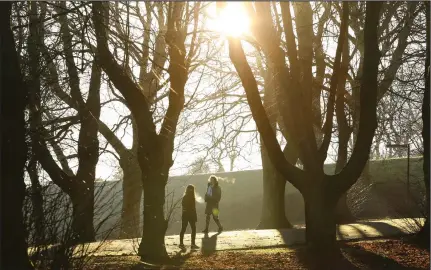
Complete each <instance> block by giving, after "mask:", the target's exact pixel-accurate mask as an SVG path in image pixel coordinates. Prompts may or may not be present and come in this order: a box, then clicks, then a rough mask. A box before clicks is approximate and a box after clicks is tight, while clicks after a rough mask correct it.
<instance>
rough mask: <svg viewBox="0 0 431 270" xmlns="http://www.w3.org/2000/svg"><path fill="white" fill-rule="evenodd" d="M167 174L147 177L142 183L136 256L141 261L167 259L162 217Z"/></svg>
mask: <svg viewBox="0 0 431 270" xmlns="http://www.w3.org/2000/svg"><path fill="white" fill-rule="evenodd" d="M167 175H168V174H165V175H163V174H159V175H158V176H153V177H149V176H143V177H148V178H149V180H146V182H147V183H144V225H143V231H142V241H141V244H140V245H139V251H138V254H139V255H140V256H141V259H143V260H148V259H150V260H155V261H158V260H164V259H165V258H167V256H168V255H167V252H166V247H165V233H166V229H167V225H168V223H167V221H166V220H165V216H164V204H165V183H166V181H167Z"/></svg>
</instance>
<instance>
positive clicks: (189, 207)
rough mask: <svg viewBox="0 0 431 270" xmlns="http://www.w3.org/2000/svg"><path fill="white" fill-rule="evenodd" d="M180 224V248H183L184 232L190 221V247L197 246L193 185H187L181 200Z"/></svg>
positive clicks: (194, 247) (195, 247)
mask: <svg viewBox="0 0 431 270" xmlns="http://www.w3.org/2000/svg"><path fill="white" fill-rule="evenodd" d="M182 210H183V211H182V217H181V220H182V224H181V232H180V245H179V247H180V248H181V249H183V248H185V246H184V242H183V241H184V233H185V232H186V229H187V226H188V224H189V223H190V227H191V228H192V235H191V238H192V245H191V248H192V249H197V248H199V247H198V246H197V245H196V244H195V239H196V221H197V215H196V198H195V187H194V186H193V185H188V186H187V188H186V191H185V192H184V196H183V200H182Z"/></svg>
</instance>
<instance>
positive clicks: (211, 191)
mask: <svg viewBox="0 0 431 270" xmlns="http://www.w3.org/2000/svg"><path fill="white" fill-rule="evenodd" d="M220 199H221V188H220V186H219V184H218V180H217V177H215V176H214V175H212V176H211V177H210V179H209V181H208V187H207V192H206V193H205V201H206V203H207V205H206V207H205V215H206V220H205V221H206V222H205V230H203V233H205V234H207V233H208V227H209V224H210V218H211V215H212V216H213V219H214V221H215V223H216V224H217V226H218V232H219V233H221V232H222V231H223V227H222V226H221V224H220V220H219V218H218V216H219V206H218V204H219V202H220Z"/></svg>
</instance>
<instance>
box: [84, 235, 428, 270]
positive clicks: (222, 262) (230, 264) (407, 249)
mask: <svg viewBox="0 0 431 270" xmlns="http://www.w3.org/2000/svg"><path fill="white" fill-rule="evenodd" d="M340 247H341V253H342V257H341V258H340V260H339V261H338V262H337V263H336V265H337V267H336V268H334V269H343V270H344V269H346V270H349V269H430V253H429V250H426V249H423V248H420V247H418V246H416V245H414V244H411V242H410V241H409V239H408V238H398V239H379V240H366V241H355V242H346V243H340ZM307 265H308V264H307V259H306V255H305V249H304V247H296V248H293V249H292V248H289V249H288V248H265V249H249V250H235V251H233V250H232V251H218V252H214V253H212V254H202V253H201V252H200V251H196V252H193V253H190V252H188V253H182V254H177V255H176V256H174V257H173V258H171V261H170V262H169V263H166V264H164V265H158V266H152V267H151V266H150V265H148V264H144V263H142V262H140V260H139V257H138V256H111V257H94V258H92V259H91V260H90V261H89V263H88V264H87V266H86V268H85V269H86V270H90V269H91V270H96V269H97V270H99V269H100V270H102V269H103V270H108V269H120V270H122V269H309V268H308V267H307Z"/></svg>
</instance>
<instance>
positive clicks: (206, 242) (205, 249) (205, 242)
mask: <svg viewBox="0 0 431 270" xmlns="http://www.w3.org/2000/svg"><path fill="white" fill-rule="evenodd" d="M219 234H220V233H215V234H213V235H211V237H209V235H208V234H205V235H204V237H203V238H202V248H201V250H202V255H204V256H209V255H211V254H213V253H214V252H215V251H216V248H217V236H218V235H219Z"/></svg>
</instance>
